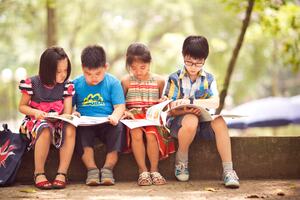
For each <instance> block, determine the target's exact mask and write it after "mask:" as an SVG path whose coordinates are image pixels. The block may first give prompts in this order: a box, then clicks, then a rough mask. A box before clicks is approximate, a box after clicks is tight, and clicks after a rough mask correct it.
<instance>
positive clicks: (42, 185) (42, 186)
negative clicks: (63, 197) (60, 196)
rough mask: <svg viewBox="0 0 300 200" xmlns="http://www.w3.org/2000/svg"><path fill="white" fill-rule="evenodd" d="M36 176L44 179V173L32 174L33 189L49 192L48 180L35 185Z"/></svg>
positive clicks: (49, 184) (50, 185)
mask: <svg viewBox="0 0 300 200" xmlns="http://www.w3.org/2000/svg"><path fill="white" fill-rule="evenodd" d="M38 176H45V177H46V175H45V173H36V174H34V177H33V179H34V186H35V187H37V188H38V189H41V190H50V189H52V184H51V183H50V182H49V181H48V180H46V181H41V182H38V183H37V182H36V178H37V177H38Z"/></svg>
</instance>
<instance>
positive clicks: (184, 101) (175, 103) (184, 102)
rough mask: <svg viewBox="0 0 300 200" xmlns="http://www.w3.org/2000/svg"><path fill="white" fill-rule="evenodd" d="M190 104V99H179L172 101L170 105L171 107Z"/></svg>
mask: <svg viewBox="0 0 300 200" xmlns="http://www.w3.org/2000/svg"><path fill="white" fill-rule="evenodd" d="M188 104H190V100H189V99H177V100H176V101H173V102H171V104H170V106H171V108H173V107H176V106H179V105H188Z"/></svg>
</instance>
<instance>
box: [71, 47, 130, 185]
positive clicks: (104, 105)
mask: <svg viewBox="0 0 300 200" xmlns="http://www.w3.org/2000/svg"><path fill="white" fill-rule="evenodd" d="M81 63H82V71H83V76H80V77H78V78H76V79H75V80H74V85H75V91H76V95H74V97H73V105H75V106H76V112H74V114H77V115H82V116H94V117H105V116H107V117H108V119H109V123H104V124H100V125H95V126H80V127H78V128H77V130H76V131H77V135H76V145H77V150H78V152H79V153H80V155H81V158H82V161H83V163H84V165H85V166H86V168H87V170H88V173H87V179H86V184H87V185H90V186H93V185H100V184H103V185H113V184H114V183H115V180H114V178H113V172H112V170H113V168H114V166H115V164H116V163H117V160H118V152H120V151H121V150H122V146H123V144H124V141H125V134H124V131H123V124H122V123H121V122H119V120H120V118H121V117H122V115H123V113H124V111H125V100H124V94H123V89H122V86H121V83H120V81H119V80H118V79H116V78H115V77H114V76H112V75H111V74H109V73H107V72H106V71H107V69H108V64H107V63H106V55H105V51H104V49H103V48H102V47H101V46H98V45H94V46H87V47H86V48H85V49H84V50H83V51H82V54H81ZM96 137H97V138H99V139H100V140H101V141H102V142H103V143H104V144H105V145H106V149H107V155H106V160H105V163H104V166H103V167H102V169H101V171H100V172H101V179H100V180H99V177H100V176H99V169H98V168H97V166H96V162H95V159H94V149H93V146H94V141H95V138H96Z"/></svg>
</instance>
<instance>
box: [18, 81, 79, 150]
mask: <svg viewBox="0 0 300 200" xmlns="http://www.w3.org/2000/svg"><path fill="white" fill-rule="evenodd" d="M19 89H20V90H21V92H22V93H24V94H28V95H30V96H31V101H30V102H29V106H31V107H32V108H35V109H38V110H41V111H44V112H47V113H49V112H57V113H59V114H62V113H63V109H64V104H63V101H64V98H65V97H70V96H71V97H72V96H73V95H74V93H75V90H74V85H73V83H72V82H70V81H66V82H64V83H61V84H56V85H55V86H53V87H51V88H49V87H46V86H45V85H43V84H42V82H41V80H40V78H39V76H34V77H31V78H28V79H26V80H21V81H20V84H19ZM44 128H49V130H50V132H51V136H52V144H53V145H54V146H55V147H56V148H60V147H61V146H62V144H63V142H64V129H65V125H64V122H62V121H48V120H38V119H35V117H34V116H28V115H27V116H25V119H24V120H23V122H22V124H21V127H20V133H21V134H24V135H26V137H27V138H28V139H29V141H30V144H29V147H30V148H31V147H32V146H33V145H34V144H35V142H36V140H37V139H38V137H39V135H40V133H41V132H42V130H43V129H44Z"/></svg>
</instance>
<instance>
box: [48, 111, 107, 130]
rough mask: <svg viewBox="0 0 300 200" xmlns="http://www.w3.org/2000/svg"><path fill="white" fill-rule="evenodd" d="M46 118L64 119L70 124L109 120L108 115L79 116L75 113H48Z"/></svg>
mask: <svg viewBox="0 0 300 200" xmlns="http://www.w3.org/2000/svg"><path fill="white" fill-rule="evenodd" d="M45 119H48V120H62V121H65V122H68V123H70V124H73V125H74V126H76V127H77V126H93V125H97V124H102V123H106V122H108V118H107V117H90V116H81V117H77V116H75V115H69V114H62V115H57V114H52V113H48V116H47V117H45Z"/></svg>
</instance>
